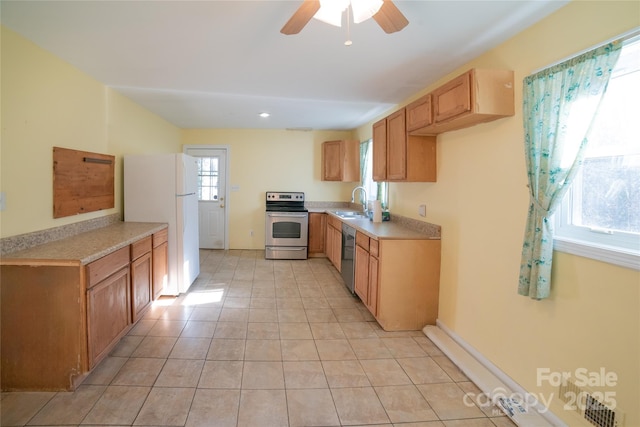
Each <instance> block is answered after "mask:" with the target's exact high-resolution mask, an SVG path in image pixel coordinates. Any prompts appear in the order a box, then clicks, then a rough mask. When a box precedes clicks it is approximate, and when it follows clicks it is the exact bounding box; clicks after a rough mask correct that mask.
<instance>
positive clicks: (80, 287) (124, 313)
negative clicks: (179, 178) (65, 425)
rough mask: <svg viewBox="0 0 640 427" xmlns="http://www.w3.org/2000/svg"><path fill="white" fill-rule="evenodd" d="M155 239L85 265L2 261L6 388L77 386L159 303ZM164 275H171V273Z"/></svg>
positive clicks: (2, 343)
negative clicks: (156, 300)
mask: <svg viewBox="0 0 640 427" xmlns="http://www.w3.org/2000/svg"><path fill="white" fill-rule="evenodd" d="M151 242H152V238H151V236H149V237H145V238H143V239H141V240H138V241H136V242H134V243H133V244H131V245H127V246H125V247H123V248H121V249H118V250H116V251H115V252H112V253H110V254H109V255H106V256H104V257H102V258H100V259H98V260H96V261H93V262H91V263H89V264H87V265H82V263H81V262H80V261H78V260H51V261H47V260H39V259H28V258H27V259H14V260H11V261H5V260H2V265H0V269H1V270H0V274H1V277H2V286H1V287H0V292H1V295H0V301H1V304H2V307H1V310H0V316H1V318H0V322H1V323H0V327H1V346H2V347H1V348H2V352H1V353H0V355H1V369H0V372H1V384H2V390H3V391H11V390H23V391H27V390H34V391H35V390H38V391H47V390H48V391H57V390H74V389H75V388H76V387H77V386H78V385H79V384H80V382H81V381H82V380H83V379H84V378H85V376H86V375H87V374H88V373H89V372H90V371H91V369H93V368H94V367H95V366H96V365H97V364H98V363H99V362H100V361H101V360H102V359H103V358H104V357H105V356H106V355H107V354H108V353H109V352H110V351H111V349H113V348H114V347H115V345H117V343H118V342H119V340H120V339H121V338H122V336H124V335H125V334H126V333H127V332H128V331H129V330H130V328H131V327H132V326H133V325H134V324H135V321H136V319H139V318H140V316H141V315H142V314H143V313H144V311H145V310H146V309H147V308H148V307H149V306H150V304H151V301H152V300H153V291H152V289H153V288H152V265H153V262H154V260H153V257H152V254H153V253H160V254H165V258H164V261H163V258H162V256H160V257H159V264H158V265H159V266H158V269H159V271H160V270H161V269H162V268H161V267H160V265H162V263H163V262H164V264H165V266H164V271H166V246H164V247H163V246H162V245H163V244H164V245H166V243H167V242H166V241H164V242H163V243H159V245H158V248H163V249H164V251H163V249H159V251H158V252H156V251H152V243H151ZM165 275H166V273H165Z"/></svg>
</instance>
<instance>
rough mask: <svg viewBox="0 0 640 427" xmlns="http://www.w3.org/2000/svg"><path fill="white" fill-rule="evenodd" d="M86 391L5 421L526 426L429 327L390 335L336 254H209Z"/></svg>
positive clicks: (24, 404)
mask: <svg viewBox="0 0 640 427" xmlns="http://www.w3.org/2000/svg"><path fill="white" fill-rule="evenodd" d="M201 264H202V267H201V274H200V276H199V278H198V279H197V281H196V282H195V283H194V284H193V286H192V287H191V290H190V291H189V292H188V293H187V294H185V295H181V296H180V297H178V298H163V299H161V300H159V301H157V302H156V303H154V305H153V307H152V308H151V309H150V310H149V311H148V312H147V314H146V315H145V316H144V318H143V319H141V320H140V321H139V322H138V323H137V325H136V326H135V327H134V328H133V329H132V330H131V331H130V332H129V334H128V335H127V336H125V337H124V338H123V339H122V341H121V342H120V343H119V345H118V346H117V347H116V348H115V349H114V350H113V351H112V352H111V354H110V355H109V357H107V358H106V359H104V360H103V361H102V362H101V363H100V364H99V365H98V367H97V368H96V369H95V370H94V372H92V373H91V375H90V376H89V377H87V378H86V380H85V381H84V382H83V383H82V385H81V386H80V387H79V388H78V389H77V390H76V391H75V392H60V393H49V392H38V393H3V394H2V400H1V401H0V403H1V418H0V420H1V425H2V426H23V425H28V426H53V425H73V426H80V425H82V426H98V425H111V426H131V425H141V426H189V427H192V426H207V427H215V426H266V427H272V426H273V427H277V426H346V425H359V426H364V425H376V426H405V427H426V426H429V427H436V426H450V427H453V426H456V427H485V426H487V427H488V426H513V424H512V423H511V421H510V420H509V419H508V418H507V417H505V416H501V414H500V413H499V411H498V410H496V409H495V408H493V407H484V408H480V407H478V406H475V405H473V404H471V406H469V405H468V404H466V403H465V402H467V403H468V402H469V399H465V398H464V397H465V393H470V394H478V393H479V390H478V389H477V388H476V387H475V385H474V384H473V383H471V382H470V381H469V380H468V379H467V378H466V377H465V376H464V375H463V374H462V373H461V372H460V371H459V370H458V369H457V368H456V367H455V366H454V365H453V364H452V363H451V361H450V360H449V359H448V358H447V357H446V356H444V355H443V354H442V353H441V352H440V351H439V350H438V348H437V347H435V345H434V344H433V343H432V342H431V341H429V339H428V338H427V337H425V336H424V334H423V333H422V332H421V331H413V332H393V333H390V332H385V331H383V330H382V329H381V328H380V327H379V326H378V324H377V323H376V322H375V320H374V319H373V318H372V317H371V315H370V314H369V312H368V311H367V309H366V308H365V307H364V305H363V304H362V303H361V302H360V301H359V300H358V299H357V298H355V297H353V296H351V295H350V294H349V293H348V292H347V290H346V288H345V286H344V283H343V282H342V279H341V278H340V276H339V274H338V273H337V271H336V270H335V269H334V268H333V267H332V266H331V265H330V264H329V262H328V261H327V260H326V259H321V258H315V259H309V260H307V261H273V260H265V259H264V253H263V252H262V251H201Z"/></svg>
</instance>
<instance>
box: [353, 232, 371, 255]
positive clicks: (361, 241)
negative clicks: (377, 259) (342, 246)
mask: <svg viewBox="0 0 640 427" xmlns="http://www.w3.org/2000/svg"><path fill="white" fill-rule="evenodd" d="M356 245H358V246H360V247H361V248H363V249H364V250H366V251H367V252H368V251H369V236H367V235H366V234H363V233H360V232H359V231H357V232H356Z"/></svg>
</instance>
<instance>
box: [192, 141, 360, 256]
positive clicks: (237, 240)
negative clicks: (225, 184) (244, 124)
mask: <svg viewBox="0 0 640 427" xmlns="http://www.w3.org/2000/svg"><path fill="white" fill-rule="evenodd" d="M351 137H352V133H351V132H343V131H312V132H304V131H288V130H266V129H264V130H242V129H206V130H197V129H192V130H184V131H183V137H182V143H183V144H186V145H189V144H198V145H201V144H205V145H224V146H228V147H229V152H230V157H229V169H230V170H229V174H230V183H229V184H230V185H231V186H234V187H237V188H238V190H237V191H232V192H231V193H230V194H228V200H229V246H230V248H231V249H238V248H242V249H264V240H265V235H264V233H265V230H264V217H265V211H264V204H265V192H267V191H304V192H305V197H306V200H308V201H349V200H351V190H352V189H353V187H354V186H356V185H357V184H356V183H339V182H326V181H321V176H320V162H321V158H322V152H321V145H322V142H323V141H330V140H336V139H348V138H351ZM251 230H253V232H254V233H253V237H251V236H250V231H251Z"/></svg>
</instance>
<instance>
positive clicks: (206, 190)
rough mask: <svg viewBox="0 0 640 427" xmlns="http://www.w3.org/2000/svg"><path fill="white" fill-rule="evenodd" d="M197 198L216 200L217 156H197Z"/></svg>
mask: <svg viewBox="0 0 640 427" xmlns="http://www.w3.org/2000/svg"><path fill="white" fill-rule="evenodd" d="M197 159H198V200H205V201H211V200H218V160H219V158H218V157H198V158H197Z"/></svg>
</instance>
